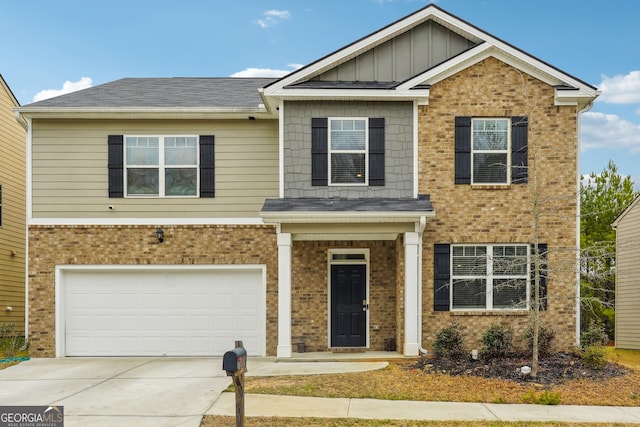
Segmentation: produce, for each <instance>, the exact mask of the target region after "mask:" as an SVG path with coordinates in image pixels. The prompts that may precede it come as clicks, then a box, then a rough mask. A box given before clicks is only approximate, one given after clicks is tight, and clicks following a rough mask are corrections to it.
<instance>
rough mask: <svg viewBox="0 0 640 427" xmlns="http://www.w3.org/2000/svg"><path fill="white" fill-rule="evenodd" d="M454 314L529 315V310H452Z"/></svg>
mask: <svg viewBox="0 0 640 427" xmlns="http://www.w3.org/2000/svg"><path fill="white" fill-rule="evenodd" d="M449 313H451V314H452V315H454V316H528V315H529V314H530V311H529V310H491V311H489V310H487V311H480V310H477V311H454V310H452V311H450V312H449Z"/></svg>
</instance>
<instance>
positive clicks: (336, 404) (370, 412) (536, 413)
mask: <svg viewBox="0 0 640 427" xmlns="http://www.w3.org/2000/svg"><path fill="white" fill-rule="evenodd" d="M206 415H224V416H235V394H234V393H223V394H222V395H221V396H220V397H219V398H218V399H217V400H216V402H215V403H214V404H213V406H212V407H211V408H210V409H209V410H208V411H207V412H206ZM245 416H247V417H260V416H262V417H275V416H277V417H317V418H364V419H383V420H384V419H393V420H433V421H443V420H451V421H453V420H456V421H538V422H545V421H546V422H553V421H557V422H573V423H640V407H621V406H618V407H614V406H577V405H558V406H545V405H519V404H495V403H458V402H414V401H406V400H393V401H392V400H375V399H344V398H339V399H332V398H322V397H298V396H273V395H260V394H247V395H246V396H245Z"/></svg>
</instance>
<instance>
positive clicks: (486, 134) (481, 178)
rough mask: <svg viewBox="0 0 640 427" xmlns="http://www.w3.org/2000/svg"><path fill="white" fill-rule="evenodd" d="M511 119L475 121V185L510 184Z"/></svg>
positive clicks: (472, 159) (473, 153) (473, 141)
mask: <svg viewBox="0 0 640 427" xmlns="http://www.w3.org/2000/svg"><path fill="white" fill-rule="evenodd" d="M510 127H511V126H510V124H509V119H473V120H472V128H471V129H472V131H471V140H472V144H471V151H472V156H471V163H472V170H473V174H472V181H471V182H472V183H473V184H508V183H509V178H510V174H509V173H508V171H509V169H510V168H509V164H510V156H509V154H510V151H509V140H510V135H509V129H510Z"/></svg>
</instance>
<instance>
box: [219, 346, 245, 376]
mask: <svg viewBox="0 0 640 427" xmlns="http://www.w3.org/2000/svg"><path fill="white" fill-rule="evenodd" d="M246 368H247V350H245V349H244V348H242V347H236V348H234V349H233V350H230V351H227V352H226V353H225V354H224V356H223V358H222V369H223V370H225V371H227V374H229V373H234V372H238V371H241V372H244V371H245V369H246Z"/></svg>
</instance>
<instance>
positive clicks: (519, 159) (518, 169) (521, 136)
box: [511, 116, 529, 184]
mask: <svg viewBox="0 0 640 427" xmlns="http://www.w3.org/2000/svg"><path fill="white" fill-rule="evenodd" d="M528 128H529V120H528V118H527V117H526V116H515V117H511V183H512V184H526V183H527V181H528V160H527V157H528V156H527V154H528V153H527V151H528V144H529V142H528V141H529V135H528Z"/></svg>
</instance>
